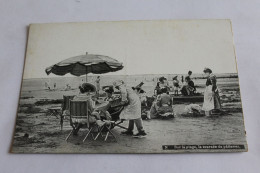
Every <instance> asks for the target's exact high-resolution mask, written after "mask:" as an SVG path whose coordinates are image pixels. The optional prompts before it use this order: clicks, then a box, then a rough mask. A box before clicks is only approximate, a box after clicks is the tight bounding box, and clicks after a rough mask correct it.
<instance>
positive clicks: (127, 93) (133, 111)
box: [120, 87, 141, 120]
mask: <svg viewBox="0 0 260 173" xmlns="http://www.w3.org/2000/svg"><path fill="white" fill-rule="evenodd" d="M120 91H121V97H122V101H125V100H128V105H127V106H125V107H124V109H123V111H122V112H121V114H120V119H125V120H133V119H138V118H141V101H140V98H139V96H138V95H137V94H136V93H135V92H134V91H133V89H132V88H128V87H126V88H121V89H120Z"/></svg>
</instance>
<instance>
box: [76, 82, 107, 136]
mask: <svg viewBox="0 0 260 173" xmlns="http://www.w3.org/2000/svg"><path fill="white" fill-rule="evenodd" d="M79 90H80V93H79V94H78V95H77V96H75V97H74V98H73V101H86V102H87V106H88V110H89V112H90V113H91V114H90V115H89V118H88V119H85V118H72V119H71V121H72V123H74V124H78V126H77V128H76V129H75V130H74V132H73V133H74V135H75V134H77V132H78V131H79V129H80V128H81V127H82V126H84V124H87V123H90V124H91V123H95V122H97V121H98V120H101V121H103V120H110V119H111V117H110V114H109V113H108V112H107V111H102V110H98V109H95V101H94V100H93V99H92V97H93V96H94V95H95V92H96V87H95V86H94V85H92V84H90V83H84V84H82V85H81V86H80V87H79Z"/></svg>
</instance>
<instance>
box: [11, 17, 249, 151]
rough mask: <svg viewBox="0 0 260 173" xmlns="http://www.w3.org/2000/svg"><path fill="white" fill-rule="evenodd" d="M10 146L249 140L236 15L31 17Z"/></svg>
mask: <svg viewBox="0 0 260 173" xmlns="http://www.w3.org/2000/svg"><path fill="white" fill-rule="evenodd" d="M28 37H29V38H28V45H27V52H26V60H25V66H24V74H23V80H22V86H21V95H20V100H19V106H18V110H17V119H16V124H15V131H14V138H13V143H12V147H11V152H12V153H183V152H245V151H247V150H248V147H247V142H246V133H245V127H244V118H243V111H242V103H241V95H240V88H239V80H238V73H237V66H236V56H235V50H234V44H233V34H232V26H231V21H230V20H159V21H118V22H87V23H53V24H31V25H30V27H29V36H28Z"/></svg>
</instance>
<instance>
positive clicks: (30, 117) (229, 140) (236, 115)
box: [11, 78, 246, 153]
mask: <svg viewBox="0 0 260 173" xmlns="http://www.w3.org/2000/svg"><path fill="white" fill-rule="evenodd" d="M35 80H36V79H35ZM108 81H109V80H108ZM30 82H31V81H30ZM41 82H43V81H41ZM41 82H39V81H38V83H39V85H38V86H33V88H32V87H29V86H30V85H28V82H27V83H26V82H25V83H24V84H23V89H22V92H21V97H20V103H19V108H18V114H17V122H16V126H15V133H14V140H13V147H12V149H11V152H13V153H171V152H176V151H172V150H167V151H165V150H163V149H162V145H185V144H186V145H206V144H207V145H209V144H223V145H228V144H229V145H230V144H242V145H246V138H245V130H244V122H243V114H242V106H241V100H240V91H239V85H238V80H237V79H228V78H225V79H222V80H220V82H219V85H218V86H219V89H220V94H221V101H222V105H223V108H224V110H225V112H226V113H225V114H223V115H221V116H214V117H190V116H185V115H182V114H183V110H184V107H185V105H188V104H191V103H189V102H186V103H178V104H175V105H174V106H173V109H174V111H175V114H176V116H175V118H173V119H169V120H160V119H152V120H144V121H143V123H144V129H145V131H146V132H147V136H146V137H145V138H142V139H136V138H133V137H131V136H123V135H120V132H121V131H122V130H123V129H120V128H118V127H115V128H114V129H113V130H112V132H113V133H114V134H115V135H116V138H117V141H115V140H114V139H113V138H112V137H111V136H109V137H108V140H107V141H103V139H104V138H101V137H100V138H98V140H97V141H93V139H92V138H91V136H90V137H89V138H88V139H87V140H86V141H85V143H83V142H82V140H83V139H84V137H85V135H86V134H87V130H86V129H82V130H80V132H79V134H78V135H77V136H72V137H71V138H70V139H69V140H68V142H66V141H65V138H66V136H67V135H68V134H69V132H70V130H71V127H70V125H69V120H68V118H67V119H65V120H64V128H63V130H62V131H61V130H60V124H59V123H60V120H59V118H57V117H55V116H47V110H48V108H51V107H57V106H58V107H59V106H61V102H62V96H63V95H70V94H77V93H78V90H77V88H76V87H74V89H73V90H70V91H64V89H63V88H61V87H60V88H59V86H58V85H59V83H57V86H58V88H57V89H56V90H53V91H48V90H46V89H44V88H42V86H41V85H40V84H41ZM204 82H205V80H203V79H200V80H198V81H196V80H195V84H198V86H199V91H201V92H202V91H203V90H204V84H203V83H204ZM136 83H138V81H135V83H133V84H132V85H133V86H134V85H135V84H136ZM144 88H145V90H146V91H148V93H152V90H153V83H152V81H151V82H150V83H149V82H146V84H145V86H144ZM197 104H199V105H202V103H197ZM127 124H128V122H124V123H123V126H125V127H127ZM135 132H137V131H136V129H135ZM195 152H196V151H195ZM202 152H203V151H202Z"/></svg>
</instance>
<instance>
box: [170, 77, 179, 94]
mask: <svg viewBox="0 0 260 173" xmlns="http://www.w3.org/2000/svg"><path fill="white" fill-rule="evenodd" d="M172 80H173V91H174V95H175V96H178V95H179V88H180V84H179V80H178V76H175V77H174V78H172Z"/></svg>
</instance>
